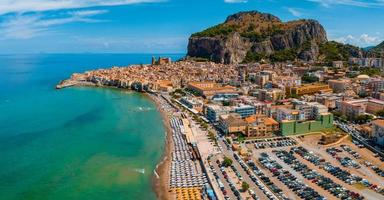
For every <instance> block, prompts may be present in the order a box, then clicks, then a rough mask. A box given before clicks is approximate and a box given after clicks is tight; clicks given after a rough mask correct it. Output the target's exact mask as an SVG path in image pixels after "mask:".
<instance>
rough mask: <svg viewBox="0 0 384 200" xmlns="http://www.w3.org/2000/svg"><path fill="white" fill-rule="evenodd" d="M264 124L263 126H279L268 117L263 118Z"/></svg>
mask: <svg viewBox="0 0 384 200" xmlns="http://www.w3.org/2000/svg"><path fill="white" fill-rule="evenodd" d="M264 123H265V125H279V123H278V122H277V121H275V120H274V119H272V118H269V117H267V118H265V120H264Z"/></svg>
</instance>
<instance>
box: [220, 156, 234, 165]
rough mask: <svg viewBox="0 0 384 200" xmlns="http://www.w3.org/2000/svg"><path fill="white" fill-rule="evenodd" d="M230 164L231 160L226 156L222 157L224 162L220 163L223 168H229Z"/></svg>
mask: <svg viewBox="0 0 384 200" xmlns="http://www.w3.org/2000/svg"><path fill="white" fill-rule="evenodd" d="M232 163H233V161H232V159H230V158H228V157H227V156H224V161H223V163H222V165H223V166H224V167H229V166H231V165H232Z"/></svg>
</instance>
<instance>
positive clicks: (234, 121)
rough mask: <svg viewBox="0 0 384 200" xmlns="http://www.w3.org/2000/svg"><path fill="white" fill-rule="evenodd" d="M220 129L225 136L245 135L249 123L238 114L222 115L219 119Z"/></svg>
mask: <svg viewBox="0 0 384 200" xmlns="http://www.w3.org/2000/svg"><path fill="white" fill-rule="evenodd" d="M219 127H220V129H221V130H222V131H223V132H224V133H225V134H231V133H242V134H245V131H246V128H247V123H246V122H245V120H244V119H242V118H241V116H240V115H239V114H237V113H231V114H229V115H221V116H220V119H219Z"/></svg>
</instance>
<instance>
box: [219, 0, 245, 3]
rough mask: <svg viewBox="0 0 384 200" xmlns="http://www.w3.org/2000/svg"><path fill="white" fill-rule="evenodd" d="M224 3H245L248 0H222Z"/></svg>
mask: <svg viewBox="0 0 384 200" xmlns="http://www.w3.org/2000/svg"><path fill="white" fill-rule="evenodd" d="M224 2H225V3H247V2H248V0H224Z"/></svg>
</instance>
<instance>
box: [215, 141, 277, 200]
mask: <svg viewBox="0 0 384 200" xmlns="http://www.w3.org/2000/svg"><path fill="white" fill-rule="evenodd" d="M219 144H220V145H221V146H222V147H223V153H224V155H225V156H227V157H229V158H230V159H232V160H233V165H234V166H235V167H236V169H237V170H238V171H239V173H240V174H241V176H242V177H243V179H244V181H245V182H247V183H248V184H249V186H250V189H251V190H253V191H254V192H255V193H256V196H258V197H259V198H260V199H268V197H267V196H266V195H265V194H264V193H263V191H262V190H260V189H259V187H258V186H257V185H256V184H255V183H254V182H253V181H252V179H251V178H250V177H249V175H248V174H247V173H246V172H245V171H244V170H243V168H242V167H241V166H240V164H239V163H238V162H237V161H236V159H235V158H234V157H233V151H232V150H228V149H227V146H226V145H225V144H224V142H223V141H222V140H219ZM256 177H257V176H256ZM267 190H268V189H267ZM270 192H271V191H270ZM271 194H273V192H271ZM276 199H277V198H276Z"/></svg>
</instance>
